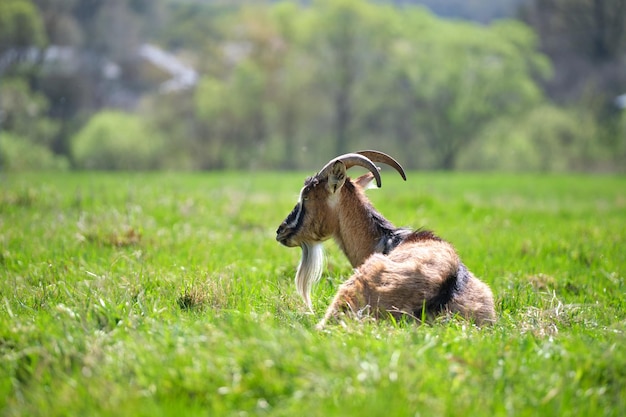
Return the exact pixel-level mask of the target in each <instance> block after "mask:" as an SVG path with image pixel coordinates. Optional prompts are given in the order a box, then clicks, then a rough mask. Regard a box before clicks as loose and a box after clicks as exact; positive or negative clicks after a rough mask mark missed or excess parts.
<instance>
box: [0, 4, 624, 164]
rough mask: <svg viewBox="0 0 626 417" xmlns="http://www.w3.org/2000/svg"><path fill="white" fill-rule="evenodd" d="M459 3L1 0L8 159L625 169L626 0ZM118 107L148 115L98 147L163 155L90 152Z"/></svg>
mask: <svg viewBox="0 0 626 417" xmlns="http://www.w3.org/2000/svg"><path fill="white" fill-rule="evenodd" d="M461 3H462V4H461ZM461 3H460V2H457V1H453V0H449V1H443V2H429V1H422V2H420V1H395V2H370V1H365V0H338V1H329V0H316V1H313V2H297V1H282V2H246V1H239V2H237V1H229V2H226V1H197V0H194V1H179V0H158V1H141V0H140V1H137V0H115V1H94V2H80V1H75V0H53V1H39V0H33V1H31V0H7V1H3V2H2V3H1V4H0V22H2V23H1V24H0V27H1V28H2V29H1V30H0V129H2V131H3V132H5V133H7V134H8V133H10V135H11V136H10V137H11V138H12V139H11V140H5V141H2V142H0V147H2V149H3V150H2V155H4V156H3V158H4V159H3V168H4V169H6V170H14V169H22V170H27V169H35V168H37V167H38V166H40V165H38V164H37V163H31V165H25V164H26V162H25V161H26V160H35V159H36V158H34V159H33V158H22V159H21V160H22V161H24V162H19V163H18V162H17V160H16V159H15V157H14V156H10V155H14V154H15V152H14V151H10V150H9V149H8V148H10V147H13V148H12V149H14V148H15V146H14V145H12V143H13V142H15V141H16V140H17V141H20V142H23V145H20V146H21V148H20V149H25V150H28V149H33V152H35V153H41V152H40V151H41V148H44V149H47V152H49V153H51V155H52V156H53V159H58V160H59V161H66V162H62V163H60V164H58V166H64V167H67V166H71V167H74V168H86V167H92V168H105V169H155V168H167V169H184V170H198V169H201V170H205V169H225V168H228V169H247V168H305V167H306V168H312V167H314V166H317V165H318V164H319V161H320V160H326V159H328V158H329V157H330V156H332V155H334V154H338V153H343V152H347V151H350V150H354V149H359V148H370V147H371V148H377V149H384V150H386V151H387V152H389V153H391V154H402V155H403V163H404V164H405V165H406V166H407V167H409V168H420V169H446V170H452V169H477V170H480V169H489V170H532V171H566V170H567V171H569V170H577V171H623V169H624V166H626V163H625V161H626V151H625V149H626V132H625V131H624V125H625V124H626V121H625V120H626V115H625V112H624V110H623V107H624V106H623V105H622V104H619V103H621V102H619V101H618V102H616V98H617V97H618V96H620V95H621V94H623V93H626V76H625V75H624V74H626V71H625V70H624V69H625V67H626V64H625V59H626V57H625V56H624V49H623V45H624V44H626V18H624V17H623V16H626V13H621V12H620V11H623V10H625V9H626V0H611V1H605V0H594V1H590V2H588V1H583V0H574V1H561V0H550V1H542V2H540V1H538V0H511V1H507V2H498V1H487V2H461ZM424 6H428V7H430V8H431V9H432V10H433V11H434V12H436V13H438V15H435V14H433V12H431V11H429V10H428V9H427V8H425V7H424ZM448 17H455V18H456V19H454V20H449V19H448ZM459 18H461V19H459ZM147 44H150V45H156V46H158V47H159V48H160V50H162V51H169V53H170V54H171V55H170V57H169V58H167V59H166V62H165V64H163V63H161V64H155V63H154V62H150V61H149V60H147V58H146V56H145V55H144V54H143V52H142V51H144V49H142V48H144V47H145V45H147ZM168 65H169V67H168ZM172 65H174V66H176V65H178V66H181V65H183V66H185V65H186V66H187V67H188V68H191V69H192V70H191V71H192V75H193V77H192V78H190V79H188V83H187V84H185V85H182V86H178V87H172V85H171V82H172V81H177V80H176V77H177V76H176V75H173V74H172V73H170V72H168V71H170V70H168V69H167V68H166V67H168V68H170V69H171V66H172ZM189 80H190V81H189ZM168 82H169V84H168ZM168 85H169V86H168ZM111 109H114V110H120V111H122V112H125V113H131V114H132V115H133V117H135V118H136V119H140V120H141V122H139V123H141V124H142V125H143V126H145V128H142V129H140V130H141V134H135V133H139V132H133V134H123V133H122V134H121V135H120V137H123V138H124V139H123V140H124V141H127V142H128V144H127V145H124V146H121V144H120V145H119V146H116V147H115V149H116V150H115V151H114V150H113V149H112V148H109V149H108V151H107V152H109V154H108V156H103V157H102V159H111V158H113V159H116V157H113V156H112V155H113V154H112V153H111V152H117V156H119V158H120V159H123V158H124V157H125V155H126V154H127V150H128V149H129V148H134V147H137V149H138V151H137V152H136V153H137V154H143V153H145V151H141V150H140V149H142V148H143V147H144V146H145V144H146V143H149V144H150V146H151V147H153V148H154V149H152V150H151V151H150V154H151V156H150V158H148V159H151V158H152V160H151V162H150V163H145V161H144V162H139V161H137V163H134V162H132V163H131V162H128V163H123V164H118V165H115V164H112V163H107V164H91V165H90V164H86V162H85V156H84V155H85V152H87V153H90V154H92V155H95V154H96V153H98V152H101V149H99V148H98V147H97V146H96V145H97V143H98V138H97V137H94V138H86V135H88V134H93V133H94V130H92V129H88V128H87V126H88V125H89V124H91V123H92V122H91V121H90V119H92V118H95V120H98V113H100V112H104V113H105V115H106V114H110V113H109V111H110V110H111ZM544 110H545V111H544ZM33 121H34V122H33ZM94 123H96V122H94ZM155 132H156V133H155ZM155 134H158V135H159V136H160V137H161V138H162V140H152V137H153V136H154V135H155ZM142 136H145V137H142ZM3 137H5V136H3ZM6 137H8V136H6ZM76 142H82V143H83V145H82V146H83V147H84V146H87V145H86V144H91V145H90V146H93V148H92V149H90V150H85V149H83V150H82V151H81V152H83V153H82V154H77V153H75V150H76V149H77V148H76V147H75V146H74V145H73V144H74V143H76ZM126 146H127V147H126ZM5 148H6V149H5ZM37 149H39V150H37ZM498 155H503V157H502V158H500V157H498ZM9 158H11V159H12V160H11V161H9V160H8V159H9ZM143 159H145V158H143ZM154 159H156V160H154ZM92 160H93V158H92ZM312 161H315V162H312ZM41 166H46V167H48V166H49V165H41Z"/></svg>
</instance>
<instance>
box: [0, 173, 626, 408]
mask: <svg viewBox="0 0 626 417" xmlns="http://www.w3.org/2000/svg"><path fill="white" fill-rule="evenodd" d="M385 172H386V174H385V175H383V182H384V186H383V188H382V189H381V190H372V191H370V192H369V195H370V197H371V198H372V201H373V202H374V204H375V206H376V207H377V208H378V209H379V210H380V211H381V212H382V213H383V214H384V215H385V216H386V217H387V218H389V219H390V220H391V221H393V222H394V223H395V224H396V225H398V226H409V225H410V226H414V227H427V228H430V229H433V230H435V231H436V232H437V233H438V234H439V235H440V236H442V237H444V238H446V239H448V240H450V241H451V242H453V243H454V245H455V246H456V248H457V250H458V252H459V253H460V254H461V256H462V258H463V260H464V262H465V264H466V265H468V267H469V268H470V269H471V270H472V271H473V272H474V273H475V274H476V275H478V276H479V277H481V278H482V279H483V280H484V281H486V282H487V283H488V284H489V285H490V286H491V287H492V289H493V291H494V294H495V297H496V303H497V313H498V316H499V321H498V323H497V324H496V325H495V326H493V327H490V328H483V329H476V328H474V327H472V326H470V325H468V324H467V323H464V322H462V321H451V322H449V323H442V324H437V325H423V326H417V325H415V324H413V323H404V322H401V323H391V322H388V321H387V322H379V323H374V322H369V321H365V322H348V323H347V325H346V326H335V327H331V328H330V329H329V330H327V331H324V332H316V331H315V330H314V325H315V323H316V322H317V321H318V320H319V319H320V318H321V316H322V315H323V313H324V310H325V307H326V306H327V304H328V303H329V301H330V299H331V297H332V295H333V293H334V291H335V289H336V287H337V286H338V285H339V283H340V282H342V281H343V280H344V279H346V278H347V277H348V276H349V275H350V273H351V268H350V266H349V264H348V262H347V260H346V259H345V258H344V257H343V255H342V254H341V253H340V252H339V251H338V250H337V248H336V247H335V246H334V245H333V244H332V243H330V242H329V243H328V244H327V245H326V247H327V255H328V261H327V268H326V270H325V273H324V276H323V279H322V281H321V282H320V284H319V285H318V286H317V287H315V289H314V294H313V298H314V306H315V314H307V313H306V309H305V307H304V305H303V303H302V301H301V300H300V299H299V298H298V296H297V295H296V292H295V288H294V285H293V276H294V274H295V269H296V266H297V263H298V261H299V256H300V253H299V250H298V249H288V248H284V247H282V246H280V245H279V244H278V243H276V242H275V241H274V233H275V230H276V227H277V226H278V224H279V223H280V222H281V221H282V220H283V218H284V217H285V216H286V215H287V213H288V212H289V211H290V209H291V208H292V207H293V205H294V204H295V200H296V198H297V194H298V191H299V189H300V186H301V184H302V181H303V179H304V176H305V174H303V173H301V174H279V173H261V174H259V173H255V174H253V175H251V174H237V173H231V174H217V173H216V174H156V173H155V174H133V175H131V174H94V173H81V174H77V173H68V174H30V175H23V174H22V175H19V176H17V175H16V176H3V177H0V274H1V279H0V412H1V414H2V415H4V416H68V415H90V416H96V415H97V416H115V417H119V416H180V415H206V416H217V415H224V416H231V415H232V416H245V415H272V416H294V415H312V416H332V415H337V416H350V415H359V416H361V415H367V416H376V415H384V416H396V415H397V416H417V415H419V416H465V415H476V416H480V415H484V416H503V415H506V416H527V415H528V416H531V415H532V416H535V415H542V416H548V415H554V416H580V415H589V416H620V415H624V414H626V348H625V346H626V335H625V332H626V297H625V293H626V286H625V276H626V249H625V247H626V178H623V177H604V176H603V177H585V176H499V175H495V174H493V175H489V174H471V175H468V174H424V173H410V174H409V179H408V182H406V183H404V182H402V181H401V180H399V178H396V177H395V176H394V175H393V174H390V173H389V172H391V171H389V172H387V171H385Z"/></svg>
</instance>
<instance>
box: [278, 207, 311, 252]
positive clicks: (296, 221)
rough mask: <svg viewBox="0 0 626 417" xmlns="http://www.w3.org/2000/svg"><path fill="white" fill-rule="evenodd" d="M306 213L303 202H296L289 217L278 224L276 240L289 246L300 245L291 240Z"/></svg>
mask: <svg viewBox="0 0 626 417" xmlns="http://www.w3.org/2000/svg"><path fill="white" fill-rule="evenodd" d="M303 215H304V209H303V207H302V204H301V203H298V204H296V206H295V207H294V208H293V210H292V211H291V213H289V215H288V216H287V218H286V219H285V220H284V221H283V222H282V223H281V224H280V226H278V230H276V240H277V241H279V242H280V243H282V244H283V245H285V246H288V247H294V246H299V245H298V244H296V243H294V242H292V241H291V239H290V238H291V237H293V236H294V235H295V234H296V232H297V230H298V229H299V228H300V226H301V224H302V218H303Z"/></svg>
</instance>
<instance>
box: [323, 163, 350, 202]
mask: <svg viewBox="0 0 626 417" xmlns="http://www.w3.org/2000/svg"><path fill="white" fill-rule="evenodd" d="M345 182H346V166H345V165H344V163H343V162H341V161H337V162H335V163H334V164H333V168H332V169H331V171H330V174H328V185H327V187H328V192H330V193H331V194H334V193H336V192H337V190H339V189H340V188H341V187H343V184H344V183H345Z"/></svg>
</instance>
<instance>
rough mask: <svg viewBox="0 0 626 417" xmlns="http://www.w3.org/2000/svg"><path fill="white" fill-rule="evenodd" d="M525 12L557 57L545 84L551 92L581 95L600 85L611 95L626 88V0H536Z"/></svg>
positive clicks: (543, 45) (547, 48) (571, 97)
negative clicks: (552, 70) (551, 74)
mask: <svg viewBox="0 0 626 417" xmlns="http://www.w3.org/2000/svg"><path fill="white" fill-rule="evenodd" d="M521 17H522V19H524V20H525V21H526V22H528V23H529V24H530V25H531V26H532V27H533V28H535V29H536V30H537V32H538V34H539V37H540V39H541V48H542V49H543V51H545V53H546V54H548V55H549V56H550V58H551V59H552V61H553V62H554V66H555V77H554V78H553V79H551V80H550V81H549V82H548V83H547V84H546V87H547V89H548V92H549V93H550V95H551V96H552V97H554V98H556V99H557V100H560V101H568V100H569V101H571V100H579V99H581V98H583V96H584V95H586V94H588V92H589V90H596V91H597V92H599V93H603V94H608V96H609V97H610V99H612V98H613V97H615V96H617V95H618V94H620V93H623V92H624V91H626V71H624V66H625V65H626V62H625V60H626V56H624V49H625V48H626V0H541V1H539V0H533V1H532V2H530V3H529V4H527V5H526V6H525V7H523V8H522V12H521Z"/></svg>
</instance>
